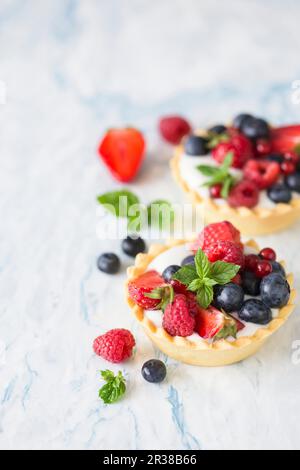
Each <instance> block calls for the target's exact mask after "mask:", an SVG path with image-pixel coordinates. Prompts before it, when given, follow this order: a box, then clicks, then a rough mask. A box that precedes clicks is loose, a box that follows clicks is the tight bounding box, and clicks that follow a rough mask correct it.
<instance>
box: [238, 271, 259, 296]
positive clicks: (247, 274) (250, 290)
mask: <svg viewBox="0 0 300 470" xmlns="http://www.w3.org/2000/svg"><path fill="white" fill-rule="evenodd" d="M260 283H261V279H259V278H258V277H256V276H255V274H254V273H253V272H251V271H244V272H243V274H242V286H243V289H244V291H245V293H246V294H248V295H252V296H253V297H257V296H258V295H259V294H260Z"/></svg>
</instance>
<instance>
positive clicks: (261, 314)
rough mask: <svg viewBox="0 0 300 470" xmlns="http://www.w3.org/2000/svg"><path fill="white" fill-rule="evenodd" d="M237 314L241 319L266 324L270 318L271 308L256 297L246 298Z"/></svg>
mask: <svg viewBox="0 0 300 470" xmlns="http://www.w3.org/2000/svg"><path fill="white" fill-rule="evenodd" d="M238 315H239V317H240V319H241V320H243V321H246V322H250V323H257V324H259V325H267V324H268V323H270V321H271V320H272V310H271V309H270V308H269V307H268V306H267V305H265V304H264V303H263V302H262V301H261V300H258V299H249V300H246V302H244V304H243V305H242V308H241V309H240V311H239V313H238Z"/></svg>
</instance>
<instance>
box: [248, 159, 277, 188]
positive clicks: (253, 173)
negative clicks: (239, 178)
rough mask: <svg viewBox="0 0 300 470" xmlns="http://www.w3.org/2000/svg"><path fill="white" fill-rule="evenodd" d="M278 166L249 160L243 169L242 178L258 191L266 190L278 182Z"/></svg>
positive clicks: (264, 161) (272, 163) (263, 161)
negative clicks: (250, 182) (251, 183)
mask: <svg viewBox="0 0 300 470" xmlns="http://www.w3.org/2000/svg"><path fill="white" fill-rule="evenodd" d="M279 176H280V165H279V164H278V163H276V162H270V161H267V160H249V161H248V162H247V163H246V165H245V167H244V177H245V179H246V180H249V181H252V182H253V183H254V184H255V185H257V187H258V188H259V189H267V188H269V187H270V186H272V185H273V184H274V183H276V181H277V180H278V178H279Z"/></svg>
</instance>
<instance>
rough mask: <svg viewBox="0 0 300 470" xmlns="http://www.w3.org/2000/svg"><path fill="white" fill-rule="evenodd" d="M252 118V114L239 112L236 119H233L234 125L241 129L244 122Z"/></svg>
mask: <svg viewBox="0 0 300 470" xmlns="http://www.w3.org/2000/svg"><path fill="white" fill-rule="evenodd" d="M249 118H250V119H252V116H251V114H246V113H242V114H238V115H237V116H236V117H235V118H234V120H233V123H232V124H233V127H235V128H236V129H241V127H242V125H243V123H244V122H245V121H246V119H249Z"/></svg>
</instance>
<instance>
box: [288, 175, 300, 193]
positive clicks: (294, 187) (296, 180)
mask: <svg viewBox="0 0 300 470" xmlns="http://www.w3.org/2000/svg"><path fill="white" fill-rule="evenodd" d="M285 184H286V186H287V187H288V188H289V189H290V190H291V191H295V192H297V193H300V173H293V174H291V175H288V176H286V178H285Z"/></svg>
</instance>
